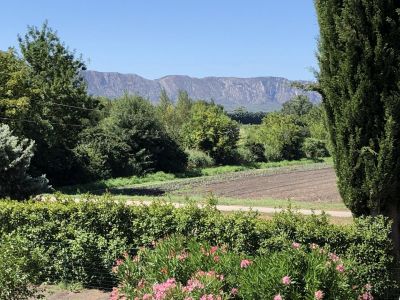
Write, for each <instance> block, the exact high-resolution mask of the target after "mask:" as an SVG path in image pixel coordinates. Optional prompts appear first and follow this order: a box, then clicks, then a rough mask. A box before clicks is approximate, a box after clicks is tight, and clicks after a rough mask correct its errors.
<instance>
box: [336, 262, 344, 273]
mask: <svg viewBox="0 0 400 300" xmlns="http://www.w3.org/2000/svg"><path fill="white" fill-rule="evenodd" d="M336 270H337V271H338V272H339V273H343V272H344V266H343V264H340V265H337V266H336Z"/></svg>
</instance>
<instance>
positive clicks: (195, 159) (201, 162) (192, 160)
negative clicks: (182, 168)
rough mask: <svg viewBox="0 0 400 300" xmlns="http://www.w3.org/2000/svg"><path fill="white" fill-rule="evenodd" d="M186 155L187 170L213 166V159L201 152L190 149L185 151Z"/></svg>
mask: <svg viewBox="0 0 400 300" xmlns="http://www.w3.org/2000/svg"><path fill="white" fill-rule="evenodd" d="M186 153H187V155H188V167H189V169H197V168H209V167H212V166H214V164H215V162H214V159H212V157H211V156H210V155H208V154H207V153H205V152H203V151H200V150H194V149H190V150H186Z"/></svg>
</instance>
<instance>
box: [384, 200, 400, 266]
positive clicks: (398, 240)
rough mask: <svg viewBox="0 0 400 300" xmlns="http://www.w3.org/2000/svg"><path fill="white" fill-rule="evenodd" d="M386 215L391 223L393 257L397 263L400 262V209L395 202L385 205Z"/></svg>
mask: <svg viewBox="0 0 400 300" xmlns="http://www.w3.org/2000/svg"><path fill="white" fill-rule="evenodd" d="M386 215H387V216H388V217H389V218H390V220H391V221H392V222H393V223H392V240H393V251H394V257H395V259H396V262H397V263H400V211H399V204H398V203H397V202H395V203H390V204H388V205H387V211H386Z"/></svg>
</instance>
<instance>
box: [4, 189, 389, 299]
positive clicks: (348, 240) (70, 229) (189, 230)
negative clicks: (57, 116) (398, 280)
mask: <svg viewBox="0 0 400 300" xmlns="http://www.w3.org/2000/svg"><path fill="white" fill-rule="evenodd" d="M53 200H54V199H53ZM55 200H56V201H55V202H24V203H21V202H14V201H0V236H2V235H4V234H13V235H17V236H22V237H24V238H25V239H26V240H28V241H29V244H30V245H29V246H30V247H31V248H32V249H43V250H42V253H43V256H44V259H45V260H46V262H47V263H46V264H45V267H44V268H43V270H41V271H42V272H41V279H42V280H43V281H48V282H59V281H66V282H81V283H83V284H84V285H86V286H101V287H112V286H115V283H116V281H115V280H116V279H115V277H114V275H113V274H112V272H111V268H112V266H113V263H114V261H115V259H116V258H117V257H119V256H120V254H121V253H123V252H126V251H128V252H130V253H132V254H134V253H135V252H136V251H137V249H138V248H139V247H142V246H150V245H151V244H152V242H153V241H156V240H158V239H160V238H163V237H166V236H169V235H172V234H182V235H184V236H191V237H195V238H196V239H198V240H204V241H209V242H210V243H213V244H227V245H228V246H229V248H230V249H232V250H234V251H236V252H243V253H247V254H249V255H253V254H257V253H258V254H265V253H270V252H271V251H272V252H273V251H280V250H282V249H283V248H284V247H286V246H287V245H288V244H290V243H292V242H293V241H296V242H299V243H303V244H309V243H317V244H319V245H320V246H327V247H330V249H332V252H336V253H338V254H339V255H340V256H342V257H344V258H346V259H347V260H349V261H351V262H352V264H353V265H352V268H353V269H354V270H355V273H354V276H355V278H356V280H358V281H359V282H360V284H362V283H365V282H370V283H371V284H372V285H373V291H374V292H375V293H376V294H379V295H384V294H386V293H388V292H389V290H391V289H393V287H394V282H393V281H392V280H391V276H390V269H391V268H393V259H392V257H391V255H390V253H391V242H390V238H389V232H390V226H389V225H390V224H388V222H387V221H386V220H385V219H384V218H382V217H377V218H361V219H357V220H355V222H354V224H353V225H349V226H338V225H332V224H329V222H328V218H327V217H326V216H324V215H322V216H315V215H314V216H303V215H300V214H298V213H296V212H293V211H286V212H282V213H279V214H277V215H276V216H275V217H274V218H273V219H272V220H270V221H266V220H262V219H260V218H258V216H257V214H256V213H253V212H250V213H235V214H231V215H226V214H222V213H220V212H219V211H217V210H216V209H215V207H213V206H208V207H206V208H204V209H199V208H197V207H196V206H195V205H190V204H189V205H188V206H186V207H183V208H180V209H175V208H174V207H173V206H172V205H170V204H165V203H161V202H159V203H154V204H153V205H150V206H126V205H124V204H123V203H116V202H115V201H111V200H110V199H108V198H107V197H89V196H88V198H87V199H85V200H82V201H81V202H79V203H76V202H74V201H72V200H66V199H65V198H63V197H61V196H59V199H55ZM0 272H1V270H0Z"/></svg>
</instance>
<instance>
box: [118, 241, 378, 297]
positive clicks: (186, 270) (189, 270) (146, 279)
mask: <svg viewBox="0 0 400 300" xmlns="http://www.w3.org/2000/svg"><path fill="white" fill-rule="evenodd" d="M183 253H184V256H183V257H184V258H182V254H183ZM215 257H219V260H217V261H216V260H215V259H214V258H215ZM114 271H115V272H116V273H117V276H118V278H119V281H120V285H119V287H118V288H115V289H114V293H113V297H112V299H113V300H117V299H134V300H139V299H140V300H142V299H149V300H150V299H151V300H171V299H174V300H189V299H193V300H194V299H201V300H211V299H212V300H223V299H271V300H272V299H274V300H279V299H281V300H284V299H287V300H289V299H316V300H322V299H364V298H363V297H365V296H366V295H368V297H369V298H366V299H370V300H372V299H373V297H372V294H371V293H370V290H371V288H372V287H371V286H370V285H365V286H364V287H361V288H360V287H355V286H354V285H353V276H352V274H353V270H352V269H351V268H350V267H349V268H347V262H346V261H345V260H342V259H341V258H340V257H339V256H338V255H336V254H334V253H330V252H329V251H328V250H327V249H326V248H321V247H319V246H318V245H316V244H313V245H309V246H308V245H301V244H297V245H296V247H294V248H293V247H290V246H289V247H287V249H285V250H283V251H279V252H275V253H272V254H271V255H257V256H254V257H252V258H249V257H246V256H244V255H243V254H239V253H235V252H232V251H230V250H228V249H227V247H226V246H224V245H222V246H210V245H209V244H208V243H199V242H196V241H194V240H192V239H190V240H187V239H186V238H185V237H182V236H173V237H170V238H167V239H165V240H162V241H160V242H159V243H156V245H155V248H154V249H149V248H142V249H140V250H139V251H138V252H137V253H136V254H135V256H133V257H132V256H128V255H125V258H124V260H123V263H121V261H119V260H117V261H116V263H115V268H114Z"/></svg>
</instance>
